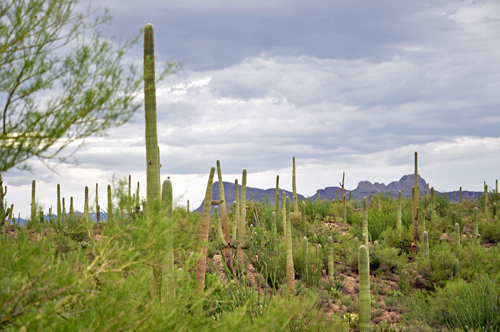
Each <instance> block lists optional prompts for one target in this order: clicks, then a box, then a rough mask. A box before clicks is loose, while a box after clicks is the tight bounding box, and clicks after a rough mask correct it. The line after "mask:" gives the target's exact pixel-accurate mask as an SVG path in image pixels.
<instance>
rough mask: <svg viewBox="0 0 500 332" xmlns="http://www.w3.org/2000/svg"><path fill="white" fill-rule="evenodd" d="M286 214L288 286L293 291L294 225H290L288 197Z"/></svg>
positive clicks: (287, 199) (288, 199) (288, 198)
mask: <svg viewBox="0 0 500 332" xmlns="http://www.w3.org/2000/svg"><path fill="white" fill-rule="evenodd" d="M285 210H286V211H285V212H286V213H285V214H286V242H285V246H286V285H287V286H288V288H289V289H290V290H291V291H293V285H294V280H295V270H294V268H293V253H292V225H291V223H290V197H288V196H287V197H286V203H285Z"/></svg>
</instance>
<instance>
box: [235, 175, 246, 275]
mask: <svg viewBox="0 0 500 332" xmlns="http://www.w3.org/2000/svg"><path fill="white" fill-rule="evenodd" d="M240 211H241V212H240V220H239V225H238V242H239V243H240V245H238V250H237V253H238V264H239V265H240V267H243V248H242V247H241V244H242V243H244V242H245V226H246V223H247V170H246V169H244V170H243V174H242V179H241V199H240Z"/></svg>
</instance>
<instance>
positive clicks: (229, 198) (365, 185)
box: [195, 174, 483, 212]
mask: <svg viewBox="0 0 500 332" xmlns="http://www.w3.org/2000/svg"><path fill="white" fill-rule="evenodd" d="M223 184H224V196H226V201H225V203H226V207H228V205H229V204H230V203H232V202H234V200H235V190H234V183H230V182H223ZM414 184H415V175H414V174H409V175H405V176H403V177H402V178H401V179H400V180H399V181H393V182H391V183H389V184H388V185H385V184H383V183H378V182H375V183H371V182H370V181H361V182H359V183H358V186H357V188H356V189H354V190H347V189H346V191H345V194H346V196H347V197H349V191H351V199H355V200H357V199H363V197H365V196H366V197H369V193H372V195H373V194H377V193H378V192H379V191H380V192H381V193H383V194H386V195H387V193H388V192H389V190H390V191H391V196H392V197H397V196H398V191H399V190H401V195H402V196H403V197H411V191H412V187H413V185H414ZM418 185H419V187H420V194H421V195H424V194H426V192H427V182H426V181H425V180H424V179H423V178H422V177H421V176H420V175H419V176H418ZM238 191H239V193H240V197H241V185H239V189H238ZM279 191H280V194H281V193H282V192H283V191H285V193H286V195H287V196H289V197H290V199H292V192H290V191H287V190H283V189H279ZM336 191H337V192H338V194H339V197H340V196H341V195H342V188H341V187H326V188H324V189H319V192H320V195H321V198H322V199H329V200H332V199H336V194H335V192H336ZM275 192H276V188H270V189H259V188H253V187H248V186H247V200H252V195H253V199H254V200H255V201H261V200H263V199H264V200H266V199H267V200H269V202H270V203H271V204H272V205H273V204H274V202H275V198H274V197H275ZM435 192H436V193H437V194H447V195H448V197H449V198H450V201H452V202H458V201H459V200H460V192H459V191H458V190H457V191H451V192H438V191H437V190H435ZM482 194H483V192H482V191H467V190H465V191H462V198H463V200H476V199H477V198H478V197H479V196H481V195H482ZM297 195H298V196H299V197H300V198H302V199H303V198H304V195H301V194H297ZM280 197H281V196H280ZM310 198H311V199H312V200H316V199H317V198H318V193H317V191H316V194H314V195H313V196H310ZM212 199H213V200H219V199H220V197H219V182H218V181H217V182H215V183H214V184H213V186H212ZM203 204H204V200H203V201H202V202H201V205H200V206H199V207H198V208H197V209H196V210H195V211H198V212H203ZM213 208H214V207H213V206H212V210H213Z"/></svg>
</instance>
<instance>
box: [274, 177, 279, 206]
mask: <svg viewBox="0 0 500 332" xmlns="http://www.w3.org/2000/svg"><path fill="white" fill-rule="evenodd" d="M274 208H275V210H276V212H277V211H278V209H279V208H280V176H279V175H276V192H275V194H274Z"/></svg>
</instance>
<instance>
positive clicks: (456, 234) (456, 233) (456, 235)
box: [455, 223, 460, 249]
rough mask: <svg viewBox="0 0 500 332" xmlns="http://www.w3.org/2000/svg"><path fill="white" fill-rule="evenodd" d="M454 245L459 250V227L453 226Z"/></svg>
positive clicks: (457, 225)
mask: <svg viewBox="0 0 500 332" xmlns="http://www.w3.org/2000/svg"><path fill="white" fill-rule="evenodd" d="M455 245H456V247H457V249H460V225H459V224H458V223H456V224H455Z"/></svg>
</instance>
